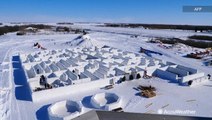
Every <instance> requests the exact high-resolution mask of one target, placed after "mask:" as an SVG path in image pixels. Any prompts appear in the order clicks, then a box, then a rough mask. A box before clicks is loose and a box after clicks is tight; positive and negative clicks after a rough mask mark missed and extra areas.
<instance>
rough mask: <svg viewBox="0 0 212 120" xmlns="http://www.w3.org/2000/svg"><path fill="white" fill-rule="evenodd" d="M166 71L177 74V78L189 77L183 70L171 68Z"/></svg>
mask: <svg viewBox="0 0 212 120" xmlns="http://www.w3.org/2000/svg"><path fill="white" fill-rule="evenodd" d="M167 71H168V72H171V73H174V74H177V75H179V77H184V76H187V75H189V72H188V71H186V70H183V69H178V68H173V67H168V69H167Z"/></svg>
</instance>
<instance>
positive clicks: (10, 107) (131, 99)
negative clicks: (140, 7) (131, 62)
mask: <svg viewBox="0 0 212 120" xmlns="http://www.w3.org/2000/svg"><path fill="white" fill-rule="evenodd" d="M72 27H75V28H85V29H90V30H91V31H90V33H89V34H88V36H89V39H88V41H83V42H85V43H83V44H72V45H71V44H69V43H70V42H71V41H73V40H74V39H75V38H77V37H78V36H79V34H58V33H54V34H49V35H44V34H42V35H24V36H16V33H9V34H6V35H3V36H0V94H1V96H0V119H3V120H4V119H10V120H33V119H41V120H44V119H48V116H47V115H48V113H47V108H48V106H50V105H51V104H52V103H54V102H57V101H61V100H66V99H70V98H71V99H72V100H76V101H77V100H80V101H82V102H84V104H85V105H86V106H85V107H86V111H89V110H90V105H89V104H87V103H89V102H88V100H89V98H90V97H91V95H93V94H95V93H100V92H103V91H107V92H114V93H116V94H118V95H119V96H121V97H122V98H123V104H122V107H123V110H124V111H125V112H136V113H156V114H158V110H160V109H162V108H164V109H166V110H170V111H173V110H190V111H195V113H194V114H185V115H190V116H203V117H212V109H211V108H212V104H211V101H212V93H211V90H212V81H207V82H203V83H200V84H199V85H197V86H193V87H186V86H180V85H178V84H176V83H170V82H169V81H167V80H162V79H159V78H152V79H148V80H145V79H140V80H135V81H128V82H125V83H123V84H119V85H115V87H114V88H113V89H110V90H103V89H95V90H90V91H87V92H83V93H82V92H81V93H78V92H76V93H75V94H72V95H70V96H65V95H64V97H61V98H57V99H49V100H48V101H45V102H42V103H33V102H32V100H31V97H30V93H29V88H28V87H27V80H26V78H25V75H24V72H23V71H22V70H20V69H19V66H20V65H21V64H20V63H19V62H18V60H17V59H18V58H17V55H18V54H20V53H31V52H35V51H41V49H37V48H33V44H34V43H36V42H39V43H40V44H41V45H42V46H44V47H45V48H47V49H48V50H52V49H65V48H70V47H73V48H74V47H83V46H85V45H90V46H92V45H94V46H96V45H97V46H103V45H108V46H111V47H115V48H118V49H121V50H123V51H131V52H134V53H139V50H140V47H143V48H146V49H150V50H154V51H157V52H160V53H162V54H163V56H159V55H153V57H154V58H157V59H161V60H163V61H170V62H174V63H176V64H181V65H184V66H188V67H193V68H195V69H198V70H200V71H202V72H205V73H206V75H207V74H211V75H212V67H206V66H204V65H203V63H202V61H201V60H195V59H190V58H185V57H182V55H183V54H179V51H177V50H176V49H174V48H173V49H169V50H167V49H164V48H161V47H159V46H158V45H157V44H152V43H147V42H146V41H147V40H149V39H151V38H152V37H177V38H186V37H187V36H191V35H195V34H201V35H202V34H206V33H194V32H191V31H174V30H144V29H142V28H139V29H138V28H136V29H130V28H110V27H109V28H105V27H96V26H93V25H89V24H88V25H86V24H77V25H74V26H72ZM44 32H45V31H44ZM133 34H137V35H139V37H138V38H132V37H131V35H133ZM207 35H212V34H207ZM75 42H77V41H74V42H73V43H75ZM185 51H186V52H188V53H189V52H191V51H192V49H189V48H188V49H187V48H185ZM138 85H152V86H154V87H156V89H157V91H156V93H157V96H156V97H153V98H149V99H148V98H143V97H141V96H139V95H138V93H139V91H137V90H136V89H135V88H136V87H138ZM177 115H182V114H177Z"/></svg>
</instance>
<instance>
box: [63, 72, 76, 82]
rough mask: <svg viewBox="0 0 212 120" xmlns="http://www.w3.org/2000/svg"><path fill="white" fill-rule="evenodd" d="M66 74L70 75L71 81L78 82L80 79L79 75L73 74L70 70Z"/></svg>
mask: <svg viewBox="0 0 212 120" xmlns="http://www.w3.org/2000/svg"><path fill="white" fill-rule="evenodd" d="M65 73H66V74H67V75H68V77H69V78H70V79H71V80H77V79H78V77H77V75H76V74H74V73H73V72H71V71H70V70H67V71H66V72H65Z"/></svg>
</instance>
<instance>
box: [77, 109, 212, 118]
mask: <svg viewBox="0 0 212 120" xmlns="http://www.w3.org/2000/svg"><path fill="white" fill-rule="evenodd" d="M73 120H211V118H204V117H191V116H177V115H164V114H145V113H127V112H111V111H90V112H87V113H85V114H83V115H81V116H78V117H77V118H75V119H73Z"/></svg>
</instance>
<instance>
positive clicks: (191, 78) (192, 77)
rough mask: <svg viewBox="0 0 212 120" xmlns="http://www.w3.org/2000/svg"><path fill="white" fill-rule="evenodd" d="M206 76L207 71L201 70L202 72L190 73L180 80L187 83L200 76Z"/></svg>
mask: <svg viewBox="0 0 212 120" xmlns="http://www.w3.org/2000/svg"><path fill="white" fill-rule="evenodd" d="M204 76H205V73H203V72H201V73H197V74H193V75H188V76H185V77H183V78H182V79H181V80H180V83H185V82H188V81H190V80H192V81H193V80H196V79H198V78H201V77H204Z"/></svg>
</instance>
